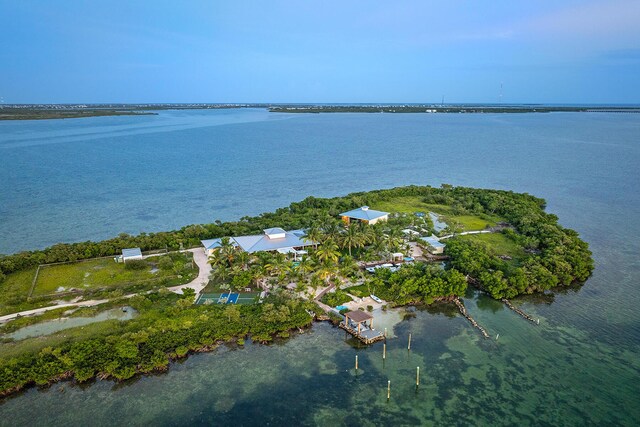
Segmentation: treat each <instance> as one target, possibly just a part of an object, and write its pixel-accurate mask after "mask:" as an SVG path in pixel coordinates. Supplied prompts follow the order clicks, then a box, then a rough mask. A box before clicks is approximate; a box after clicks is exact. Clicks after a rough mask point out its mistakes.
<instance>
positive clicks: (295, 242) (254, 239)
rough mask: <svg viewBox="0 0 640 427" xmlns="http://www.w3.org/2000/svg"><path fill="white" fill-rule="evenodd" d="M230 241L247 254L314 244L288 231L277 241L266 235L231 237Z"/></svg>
mask: <svg viewBox="0 0 640 427" xmlns="http://www.w3.org/2000/svg"><path fill="white" fill-rule="evenodd" d="M282 231H284V230H282ZM232 239H233V240H235V241H236V242H237V243H238V245H239V246H240V247H241V248H242V249H243V250H245V251H247V252H249V253H253V252H259V251H275V250H278V249H284V248H293V247H298V246H311V245H314V244H315V242H312V241H310V240H306V239H304V238H302V237H300V236H297V235H295V234H293V233H292V232H290V231H285V232H284V237H282V238H278V239H274V238H269V236H267V235H266V234H262V235H258V236H238V237H233V238H232Z"/></svg>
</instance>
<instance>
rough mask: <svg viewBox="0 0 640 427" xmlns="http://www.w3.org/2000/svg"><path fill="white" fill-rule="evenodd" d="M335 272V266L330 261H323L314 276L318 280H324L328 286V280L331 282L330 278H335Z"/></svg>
mask: <svg viewBox="0 0 640 427" xmlns="http://www.w3.org/2000/svg"><path fill="white" fill-rule="evenodd" d="M336 272H337V267H336V264H335V263H332V262H331V261H330V260H325V261H323V262H322V264H320V266H319V268H318V270H317V271H316V274H317V276H318V278H319V279H322V280H324V281H325V283H327V284H328V283H329V280H331V278H332V277H333V276H335V274H336Z"/></svg>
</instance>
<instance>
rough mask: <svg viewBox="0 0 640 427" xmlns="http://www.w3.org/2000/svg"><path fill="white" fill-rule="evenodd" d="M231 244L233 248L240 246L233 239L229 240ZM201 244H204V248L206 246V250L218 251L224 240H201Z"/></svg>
mask: <svg viewBox="0 0 640 427" xmlns="http://www.w3.org/2000/svg"><path fill="white" fill-rule="evenodd" d="M229 242H230V243H231V245H233V246H238V244H237V243H236V242H235V241H234V240H233V237H231V238H229ZM200 243H202V246H204V248H205V249H217V248H219V247H220V246H222V238H217V239H208V240H200Z"/></svg>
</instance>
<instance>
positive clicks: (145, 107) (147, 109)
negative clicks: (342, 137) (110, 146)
mask: <svg viewBox="0 0 640 427" xmlns="http://www.w3.org/2000/svg"><path fill="white" fill-rule="evenodd" d="M236 108H264V109H267V110H268V111H269V112H270V113H298V114H299V113H307V114H319V113H392V114H398V113H412V114H429V113H441V114H442V113H445V114H446V113H449V114H451V113H458V114H479V113H487V114H514V113H521V114H522V113H558V112H570V113H627V114H629V113H640V107H638V106H597V105H596V106H588V105H583V106H579V105H578V106H567V105H565V106H563V105H558V106H553V105H541V104H535V105H498V104H486V105H482V104H453V105H447V104H442V105H440V104H439V105H436V104H369V105H364V104H361V105H353V104H352V105H348V104H89V105H78V104H77V105H70V104H25V105H5V106H2V107H1V108H0V120H50V119H76V118H83V117H103V116H137V115H157V114H158V113H157V112H155V111H158V110H222V109H236Z"/></svg>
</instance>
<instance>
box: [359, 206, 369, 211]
mask: <svg viewBox="0 0 640 427" xmlns="http://www.w3.org/2000/svg"><path fill="white" fill-rule="evenodd" d="M360 209H362V210H363V211H368V210H369V206H363V207H361V208H360Z"/></svg>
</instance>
